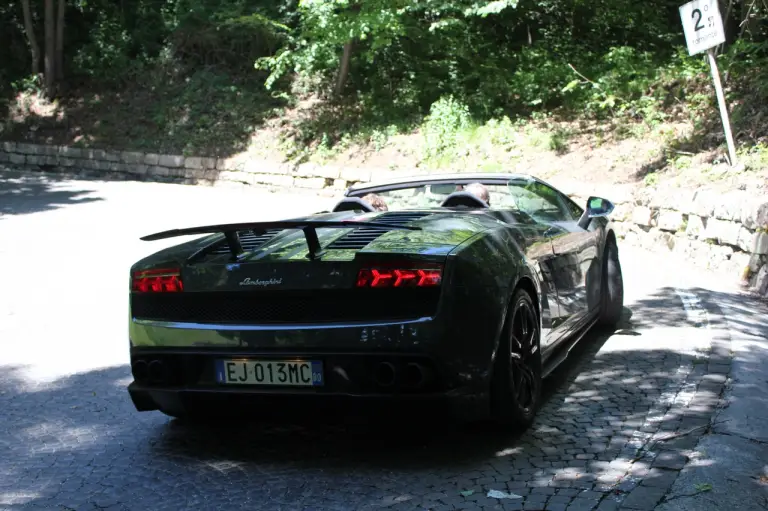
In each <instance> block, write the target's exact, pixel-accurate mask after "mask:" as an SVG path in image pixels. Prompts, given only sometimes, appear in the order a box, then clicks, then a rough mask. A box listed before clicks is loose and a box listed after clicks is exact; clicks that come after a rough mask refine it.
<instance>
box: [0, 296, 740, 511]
mask: <svg viewBox="0 0 768 511" xmlns="http://www.w3.org/2000/svg"><path fill="white" fill-rule="evenodd" d="M687 291H688V292H689V293H690V294H691V295H696V296H699V297H700V298H701V299H702V302H704V301H706V300H709V299H717V300H719V301H721V303H732V304H734V305H736V304H742V305H743V304H744V300H745V297H743V296H741V295H737V294H733V295H730V294H728V293H712V292H709V291H706V290H687ZM689 312H690V311H689ZM735 325H736V326H735V327H736V328H743V329H745V330H747V329H749V328H751V327H750V325H749V324H748V323H745V324H743V325H738V324H737V323H736V324H735ZM619 327H620V328H619V329H618V330H616V331H615V332H613V333H594V334H591V335H588V336H587V337H586V338H585V339H583V341H582V342H581V343H580V344H579V345H577V347H576V348H574V350H573V352H572V353H571V356H570V357H569V360H568V361H567V362H566V363H565V364H564V365H562V366H561V367H560V368H559V369H557V370H556V371H555V372H554V373H553V374H552V376H551V377H550V378H549V381H548V382H547V387H546V400H545V403H544V405H543V407H542V409H541V410H540V412H539V414H538V416H537V420H536V422H535V424H534V425H533V426H532V427H531V428H530V429H529V430H527V431H526V432H524V433H522V434H511V433H507V434H505V433H491V432H489V431H488V430H487V429H485V428H479V429H478V428H477V427H459V426H455V425H450V424H441V423H440V420H435V421H432V422H430V423H426V422H425V423H419V422H417V421H416V420H415V419H413V418H411V419H409V418H408V417H401V418H400V421H401V423H400V427H399V428H395V429H390V425H388V424H384V423H371V422H367V423H366V422H362V423H350V422H347V421H344V420H342V421H337V423H336V424H324V423H323V422H322V421H318V423H317V424H314V425H309V426H307V425H295V424H294V425H291V424H285V425H270V424H267V423H258V422H237V421H235V422H227V423H225V424H221V425H218V426H216V425H214V426H198V427H191V426H187V425H184V424H183V423H181V422H179V421H175V420H169V419H168V418H166V417H165V416H162V415H161V414H159V413H156V412H151V413H136V412H135V411H134V409H133V407H132V404H131V403H130V400H129V398H128V396H127V393H126V391H125V385H126V384H127V382H128V381H129V379H130V373H129V369H128V368H127V367H126V366H120V367H115V368H109V369H103V370H97V371H91V372H87V373H83V374H77V375H73V376H70V377H68V378H64V379H61V380H58V381H55V382H53V383H51V384H40V385H31V384H29V383H28V379H27V378H25V376H24V368H22V367H5V368H4V371H3V373H2V375H1V376H0V411H1V412H0V413H2V415H3V424H4V425H6V426H5V428H3V429H2V430H1V431H2V432H1V433H0V474H2V476H0V496H2V498H3V499H4V500H3V501H2V502H0V503H2V504H4V505H6V504H14V503H15V504H18V505H22V504H27V505H29V506H32V507H35V506H36V507H37V508H39V507H44V508H50V509H52V508H57V506H67V507H70V508H73V509H91V508H92V507H94V506H98V507H109V506H116V507H115V508H116V509H123V508H131V507H135V508H137V509H138V508H142V509H151V508H158V507H160V506H162V505H165V506H171V507H173V508H182V507H185V506H188V507H190V508H193V507H195V506H204V507H205V506H216V505H218V504H220V503H221V504H223V503H224V502H227V505H228V506H229V507H230V508H242V509H246V508H247V509H253V508H254V507H256V508H259V506H261V507H263V508H264V509H278V508H285V509H300V508H306V509H367V508H369V507H372V506H373V507H375V506H380V505H395V504H396V505H398V506H400V507H406V508H409V509H423V508H426V509H429V508H430V507H431V506H434V507H437V506H438V505H440V504H441V503H443V504H444V503H445V502H453V503H456V504H459V503H460V502H466V501H472V502H473V503H474V504H476V505H489V506H490V505H495V504H498V501H497V500H495V499H488V498H487V497H486V496H485V495H486V492H487V491H489V490H492V489H496V490H502V491H511V492H513V493H517V494H519V495H521V496H525V498H526V509H529V508H530V509H543V508H544V505H545V501H546V500H547V499H548V498H550V496H551V495H553V494H554V493H555V492H557V495H558V496H563V497H564V498H565V497H568V496H569V495H570V497H568V499H570V498H574V497H575V495H576V494H578V495H579V496H580V497H579V498H587V497H589V498H595V499H598V500H599V499H601V498H602V499H604V498H613V497H614V496H617V495H618V496H620V495H625V494H626V493H627V492H629V491H631V490H632V489H633V488H634V487H635V486H636V485H637V484H639V479H637V478H639V477H645V480H646V481H647V480H653V479H654V478H661V479H663V478H665V477H666V478H668V477H669V472H668V471H664V470H661V471H659V470H652V467H651V461H650V460H646V458H644V456H645V455H647V454H648V452H650V451H651V450H653V451H656V452H658V451H664V452H667V453H669V454H670V455H674V456H677V457H678V458H679V457H681V456H682V459H683V460H684V459H685V456H686V453H688V452H689V450H690V449H692V448H693V447H694V446H695V437H693V436H689V435H682V436H679V437H673V438H671V439H670V440H668V441H659V440H658V439H656V440H655V441H654V442H653V443H652V445H649V444H648V443H645V444H643V442H644V440H643V437H642V436H638V435H639V434H640V433H642V432H649V431H657V432H662V433H664V432H669V433H670V434H671V435H674V432H676V431H680V430H684V429H686V428H690V427H702V428H707V427H708V424H709V421H710V417H711V416H712V414H713V413H714V412H715V405H716V404H715V403H710V404H708V405H705V406H703V407H698V408H697V409H696V410H694V411H692V412H690V411H689V412H679V411H674V410H671V409H665V408H664V406H663V405H664V403H665V402H666V400H668V399H669V397H670V395H673V396H674V395H676V393H677V392H678V391H679V390H680V389H681V388H685V387H686V385H688V384H689V383H690V380H689V379H688V376H687V375H686V373H685V372H684V371H683V372H681V370H680V369H681V368H688V369H689V370H690V371H691V374H692V375H693V376H694V377H695V376H696V375H697V374H699V373H701V374H703V371H704V370H706V365H705V364H704V363H703V361H704V358H703V355H702V354H698V353H694V352H688V351H686V350H685V349H682V348H681V349H676V347H675V346H674V339H676V336H677V335H679V334H680V333H681V332H683V330H681V329H685V331H689V330H696V331H698V330H700V329H704V328H705V326H704V325H702V324H699V321H698V320H697V318H696V316H695V315H691V314H690V313H686V312H685V310H684V308H683V307H682V304H681V298H680V296H679V295H678V294H676V292H675V290H674V289H672V288H664V289H661V290H659V291H658V292H656V293H654V294H653V295H650V296H647V297H645V298H644V299H642V300H639V301H637V302H634V303H629V304H627V309H626V310H625V311H624V317H623V320H622V322H621V324H620V325H619ZM697 372H698V373H697ZM409 420H410V422H409ZM339 422H340V423H339ZM638 441H640V444H641V445H640V446H639V447H638V446H637V445H636V444H635V443H636V442H638ZM711 462H712V463H717V460H711ZM3 492H5V493H3ZM462 492H464V493H462ZM584 492H586V493H584ZM233 495H236V498H234V497H233ZM606 495H610V496H611V497H606ZM25 496H26V497H25ZM308 502H311V505H308V504H307V503H308ZM553 502H554V501H553ZM406 503H409V504H406ZM537 503H540V504H541V507H537V506H538V504H537ZM307 506H309V507H307ZM408 506H410V507H408ZM419 506H421V507H419Z"/></svg>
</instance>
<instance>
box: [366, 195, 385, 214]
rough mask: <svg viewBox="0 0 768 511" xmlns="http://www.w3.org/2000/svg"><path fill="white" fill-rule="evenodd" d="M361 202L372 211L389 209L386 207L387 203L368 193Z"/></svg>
mask: <svg viewBox="0 0 768 511" xmlns="http://www.w3.org/2000/svg"><path fill="white" fill-rule="evenodd" d="M363 200H364V201H365V202H367V203H368V204H370V205H371V206H373V209H375V210H376V211H389V208H388V207H387V203H386V202H384V199H382V198H381V197H379V196H378V195H376V194H375V193H369V194H368V195H366V196H365V197H363Z"/></svg>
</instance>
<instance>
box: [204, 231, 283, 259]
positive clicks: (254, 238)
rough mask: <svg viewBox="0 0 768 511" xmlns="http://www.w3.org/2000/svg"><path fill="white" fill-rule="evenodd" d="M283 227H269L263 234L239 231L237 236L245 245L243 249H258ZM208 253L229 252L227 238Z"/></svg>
mask: <svg viewBox="0 0 768 511" xmlns="http://www.w3.org/2000/svg"><path fill="white" fill-rule="evenodd" d="M281 231H282V229H269V230H267V231H265V232H264V233H263V234H258V235H257V234H254V233H253V231H239V232H238V233H237V236H238V237H239V238H240V244H241V245H242V246H243V250H245V251H246V252H249V251H251V250H256V249H257V248H258V247H260V246H261V245H263V244H264V243H266V242H267V241H269V240H271V239H272V238H274V237H275V236H276V235H277V234H279V233H280V232H281ZM208 253H209V254H210V255H220V254H229V246H228V245H227V242H226V241H225V240H221V241H220V242H218V243H217V244H216V245H215V246H214V247H212V248H211V249H210V250H209V251H208Z"/></svg>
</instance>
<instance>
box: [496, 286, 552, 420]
mask: <svg viewBox="0 0 768 511" xmlns="http://www.w3.org/2000/svg"><path fill="white" fill-rule="evenodd" d="M540 335H541V330H540V329H539V321H538V316H537V314H536V308H535V306H534V303H533V300H532V299H531V296H530V295H529V294H528V292H527V291H525V290H524V289H518V290H517V291H516V292H515V294H514V296H513V298H512V301H511V303H510V307H509V310H508V311H507V317H506V320H505V324H504V328H503V329H502V331H501V339H500V341H499V349H498V353H497V355H496V360H495V362H494V366H493V376H492V378H491V416H492V419H493V421H494V423H496V424H497V425H500V426H504V427H505V428H512V429H514V430H525V429H527V428H528V427H530V425H531V424H532V423H533V420H534V418H535V417H536V412H537V411H538V408H539V405H540V401H541V374H542V364H541V349H540Z"/></svg>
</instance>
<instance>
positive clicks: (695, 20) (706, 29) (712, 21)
mask: <svg viewBox="0 0 768 511" xmlns="http://www.w3.org/2000/svg"><path fill="white" fill-rule="evenodd" d="M717 1H718V0H693V1H691V2H688V3H686V4H683V5H681V6H680V8H679V10H680V20H681V21H682V22H683V32H684V33H685V42H686V43H687V45H688V55H696V54H697V53H701V52H704V51H706V52H707V56H708V58H709V69H710V71H711V72H712V81H713V82H714V85H715V94H717V104H718V107H719V109H720V120H721V121H722V123H723V130H724V131H725V141H726V143H727V144H728V156H729V159H730V163H731V167H734V166H736V146H735V145H734V143H733V134H732V133H731V121H730V119H729V117H728V107H727V105H726V104H725V94H724V93H723V85H722V83H720V71H719V70H718V69H717V60H716V59H715V47H716V46H718V45H720V44H722V43H724V42H725V30H724V29H723V18H722V17H721V16H720V8H719V7H718V4H717Z"/></svg>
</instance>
